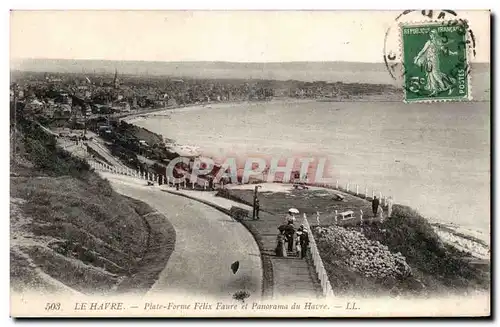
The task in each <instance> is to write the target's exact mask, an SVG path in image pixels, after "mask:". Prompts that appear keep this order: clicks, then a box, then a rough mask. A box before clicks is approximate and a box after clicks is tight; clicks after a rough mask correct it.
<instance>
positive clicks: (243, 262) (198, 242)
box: [100, 172, 262, 300]
mask: <svg viewBox="0 0 500 327" xmlns="http://www.w3.org/2000/svg"><path fill="white" fill-rule="evenodd" d="M100 174H101V175H102V176H103V177H105V178H107V179H108V180H109V181H110V182H111V185H112V186H113V188H114V189H115V190H116V191H117V192H119V193H121V194H123V195H126V196H129V197H133V198H135V199H138V200H140V201H143V202H145V203H147V204H149V205H150V206H151V207H153V208H154V209H156V210H157V211H159V212H160V213H162V214H164V215H165V217H167V218H168V220H169V221H170V222H171V223H172V225H173V226H174V228H175V231H176V236H177V237H176V244H175V250H174V252H173V253H172V255H171V257H170V259H169V261H168V263H167V266H166V267H165V269H164V270H163V271H162V272H161V273H160V275H159V278H158V280H157V281H156V283H155V284H154V285H153V287H152V288H151V290H150V291H149V292H148V295H166V294H172V295H173V294H179V295H180V294H186V296H190V295H192V296H195V295H196V296H198V297H199V296H207V297H217V298H218V299H221V300H222V299H226V298H231V297H232V295H233V294H234V293H235V292H236V291H238V290H247V291H249V292H250V293H251V297H250V299H254V300H256V299H260V296H261V294H262V264H261V259H260V252H259V248H258V246H257V244H256V243H255V241H254V239H253V237H252V235H251V234H250V233H249V232H248V231H247V230H246V229H245V227H243V226H242V225H241V224H240V223H238V222H236V221H235V220H233V219H232V218H230V217H228V216H227V215H225V214H223V213H222V212H220V211H218V210H216V209H214V208H211V207H209V206H207V205H204V204H202V203H199V202H196V201H193V200H190V199H187V198H184V197H180V196H177V195H173V194H168V193H166V192H162V191H161V190H159V189H158V188H155V187H148V186H144V181H141V180H138V179H136V178H133V177H129V176H122V175H116V174H112V173H106V172H101V173H100ZM236 260H238V261H239V262H240V266H239V270H238V272H237V273H236V274H233V272H232V271H231V269H230V266H231V264H232V263H233V262H234V261H236Z"/></svg>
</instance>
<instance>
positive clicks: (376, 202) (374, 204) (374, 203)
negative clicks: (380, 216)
mask: <svg viewBox="0 0 500 327" xmlns="http://www.w3.org/2000/svg"><path fill="white" fill-rule="evenodd" d="M379 205H380V201H379V199H378V198H377V196H374V197H373V200H372V211H373V217H376V216H377V210H378V207H379Z"/></svg>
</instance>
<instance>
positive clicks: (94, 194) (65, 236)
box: [11, 121, 175, 294]
mask: <svg viewBox="0 0 500 327" xmlns="http://www.w3.org/2000/svg"><path fill="white" fill-rule="evenodd" d="M20 125H21V127H22V128H21V131H20V132H19V133H18V141H19V144H18V157H17V158H16V159H17V160H16V164H14V165H11V176H12V177H11V281H12V287H13V289H14V290H18V291H21V290H32V289H39V290H44V291H61V290H63V288H64V286H69V287H70V288H71V289H74V290H77V291H79V292H83V293H95V292H98V293H104V294H107V293H110V292H114V291H116V290H118V291H129V290H131V289H134V290H138V291H139V290H142V291H145V290H147V288H148V287H149V286H151V284H152V283H153V282H154V281H155V280H156V276H157V275H158V274H159V272H160V271H161V270H162V269H163V268H164V267H165V264H166V261H167V260H168V258H169V256H170V254H171V252H172V251H173V247H174V244H175V231H174V229H173V227H172V226H171V225H169V224H168V222H166V223H165V221H166V219H164V217H163V216H160V215H158V214H152V209H151V208H149V207H148V206H147V205H145V204H143V203H140V202H138V201H133V200H131V199H127V198H125V197H123V196H121V195H119V194H117V193H115V192H114V191H113V190H112V189H111V187H110V185H109V183H108V182H107V181H105V180H103V179H101V178H100V177H99V176H98V175H97V174H95V173H93V172H91V171H89V167H88V165H87V164H86V163H85V162H83V161H80V160H78V159H76V158H74V157H71V156H70V155H69V154H68V153H66V152H64V151H62V150H60V149H58V148H57V147H56V146H55V140H54V139H52V138H51V137H49V136H47V135H46V134H44V133H42V132H41V131H40V129H39V128H36V127H35V126H34V125H33V124H31V123H30V122H27V121H24V122H22V123H21V124H20ZM151 222H152V223H155V222H156V223H162V224H164V225H165V224H166V225H165V226H166V227H165V228H164V229H163V233H155V232H152V229H151V226H150V223H151ZM159 245H161V248H162V251H158V246H159ZM153 246H154V247H155V249H154V251H152V250H153ZM153 252H154V254H156V256H154V258H152V255H151V254H152V253H153ZM130 280H134V283H130V282H129V281H130ZM58 282H61V283H62V284H61V283H59V285H57V284H58ZM54 285H55V286H54ZM127 286H128V287H127ZM138 288H139V289H138Z"/></svg>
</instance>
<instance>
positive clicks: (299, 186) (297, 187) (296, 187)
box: [293, 183, 309, 190]
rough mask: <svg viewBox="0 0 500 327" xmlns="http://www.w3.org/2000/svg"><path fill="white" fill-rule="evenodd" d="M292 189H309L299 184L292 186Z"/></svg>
mask: <svg viewBox="0 0 500 327" xmlns="http://www.w3.org/2000/svg"><path fill="white" fill-rule="evenodd" d="M293 188H294V189H296V190H308V189H309V187H308V186H307V185H304V184H299V183H296V184H293Z"/></svg>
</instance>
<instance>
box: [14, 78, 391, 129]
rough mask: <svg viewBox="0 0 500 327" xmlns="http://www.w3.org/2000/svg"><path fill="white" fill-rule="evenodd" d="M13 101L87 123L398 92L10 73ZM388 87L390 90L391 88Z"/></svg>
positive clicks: (41, 113)
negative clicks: (238, 104) (182, 109)
mask: <svg viewBox="0 0 500 327" xmlns="http://www.w3.org/2000/svg"><path fill="white" fill-rule="evenodd" d="M11 79H12V83H11V86H10V97H11V102H12V103H13V102H14V99H16V102H17V104H16V105H17V106H21V107H22V108H23V110H24V111H25V112H26V113H32V114H34V115H37V116H43V117H45V118H48V119H55V120H60V121H71V122H72V123H74V124H83V121H84V119H85V117H87V118H88V117H90V116H95V115H109V114H120V113H129V112H131V111H133V110H138V111H141V110H145V109H161V108H172V107H176V106H186V105H197V104H207V103H218V102H232V101H266V100H270V99H273V98H283V97H292V98H311V99H334V100H349V99H350V98H353V97H357V96H365V95H381V94H384V95H387V93H397V94H399V93H400V90H398V89H396V88H394V87H392V86H390V85H378V84H359V83H353V84H346V83H341V82H337V83H327V82H300V81H271V80H220V79H218V80H209V79H181V78H171V77H160V76H144V75H143V76H134V75H120V73H119V71H118V70H115V72H114V75H112V74H84V73H81V74H75V73H40V72H12V78H11ZM388 91H389V92H388Z"/></svg>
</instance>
